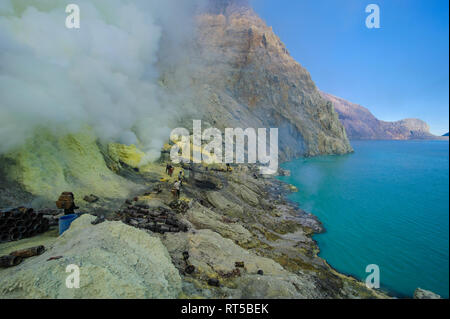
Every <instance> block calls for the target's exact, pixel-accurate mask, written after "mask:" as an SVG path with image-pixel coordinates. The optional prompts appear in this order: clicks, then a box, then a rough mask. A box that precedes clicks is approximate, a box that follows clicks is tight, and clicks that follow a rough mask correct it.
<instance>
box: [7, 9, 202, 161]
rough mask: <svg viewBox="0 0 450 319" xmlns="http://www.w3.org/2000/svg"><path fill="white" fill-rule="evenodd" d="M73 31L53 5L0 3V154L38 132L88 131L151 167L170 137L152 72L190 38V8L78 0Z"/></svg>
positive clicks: (166, 108)
mask: <svg viewBox="0 0 450 319" xmlns="http://www.w3.org/2000/svg"><path fill="white" fill-rule="evenodd" d="M74 3H76V4H78V5H79V7H80V10H81V28H80V29H67V28H66V27H65V19H66V13H65V5H66V4H67V3H65V2H63V1H59V0H35V1H31V0H2V1H0V138H1V142H0V154H1V153H5V152H9V151H12V150H13V149H14V148H16V147H18V146H20V145H21V144H22V143H23V142H24V141H25V140H26V139H27V138H30V137H31V136H33V134H34V133H33V132H34V131H35V130H36V129H38V128H40V127H44V128H47V129H50V130H52V131H54V132H55V134H62V133H70V132H76V131H77V130H80V129H82V128H83V126H84V125H86V124H87V125H89V126H91V127H92V128H93V129H94V130H95V132H96V134H97V136H98V137H99V138H101V139H102V140H105V141H118V142H122V143H125V144H135V143H138V141H139V143H140V144H141V147H143V149H144V150H145V151H146V152H147V153H148V158H149V159H150V160H153V159H156V158H157V157H158V156H159V151H160V148H161V146H162V144H163V142H164V141H165V140H167V139H168V137H169V127H170V126H171V123H170V118H171V111H173V110H175V109H176V105H173V104H174V103H177V102H176V101H177V99H171V98H170V97H169V96H168V95H167V94H166V91H165V88H163V87H162V85H161V84H160V83H159V73H160V71H161V70H160V67H161V66H163V65H168V64H171V63H175V62H174V61H175V60H176V59H177V53H178V52H180V51H181V48H182V46H183V44H184V43H185V42H186V41H188V39H189V37H190V36H191V33H192V28H190V22H191V17H192V14H193V12H194V11H195V9H196V7H197V5H198V1H195V0H183V1H180V0H164V1H161V0H108V1H100V0H94V1H92V0H77V1H74Z"/></svg>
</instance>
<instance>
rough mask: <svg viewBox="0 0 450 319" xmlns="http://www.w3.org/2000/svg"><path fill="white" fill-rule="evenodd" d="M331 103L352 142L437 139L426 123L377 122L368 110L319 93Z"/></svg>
mask: <svg viewBox="0 0 450 319" xmlns="http://www.w3.org/2000/svg"><path fill="white" fill-rule="evenodd" d="M321 94H322V96H323V97H324V98H325V99H327V100H328V101H330V102H332V103H333V106H334V108H335V110H336V112H337V113H338V114H339V118H340V120H341V122H342V124H343V125H344V126H345V129H346V131H347V135H348V137H349V138H350V139H352V140H410V139H438V138H439V137H437V136H434V135H433V134H431V133H430V127H429V125H428V124H427V123H425V122H424V121H422V120H419V119H405V120H401V121H397V122H384V121H380V120H378V119H377V118H376V117H375V116H374V115H373V114H372V113H371V112H370V111H369V110H368V109H366V108H365V107H363V106H361V105H357V104H354V103H351V102H348V101H346V100H344V99H341V98H338V97H336V96H333V95H331V94H327V93H324V92H321Z"/></svg>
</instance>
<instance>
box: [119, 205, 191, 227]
mask: <svg viewBox="0 0 450 319" xmlns="http://www.w3.org/2000/svg"><path fill="white" fill-rule="evenodd" d="M117 215H118V217H119V219H120V220H121V221H122V222H124V223H125V224H127V225H130V226H133V227H136V228H141V229H147V230H150V231H152V232H155V233H160V234H164V233H178V232H187V231H188V227H187V226H186V225H184V224H183V223H182V222H180V221H179V220H178V218H177V215H176V213H175V212H173V211H171V210H169V209H167V208H164V207H157V208H153V207H152V208H150V206H148V205H139V204H134V205H129V206H128V207H127V208H126V209H124V210H123V211H121V212H119V213H118V214H117Z"/></svg>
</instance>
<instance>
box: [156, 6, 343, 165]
mask: <svg viewBox="0 0 450 319" xmlns="http://www.w3.org/2000/svg"><path fill="white" fill-rule="evenodd" d="M214 2H215V6H213V9H211V10H209V11H207V13H204V14H200V15H198V17H197V26H198V28H197V37H196V41H195V43H194V44H193V50H192V51H193V52H191V53H189V56H191V57H190V58H189V61H187V63H189V64H190V65H191V67H190V71H191V72H190V81H191V83H192V88H193V90H194V95H195V99H194V100H195V105H196V106H197V108H198V110H201V112H199V113H198V114H197V115H201V116H202V118H203V119H204V121H207V122H208V123H209V124H210V125H211V126H215V127H218V128H220V129H223V128H226V127H240V128H244V129H245V128H248V127H251V128H278V129H279V135H280V136H279V143H280V153H281V154H280V160H288V159H292V158H294V157H298V156H302V155H319V154H330V153H347V152H351V151H352V148H351V146H350V144H349V142H348V140H347V137H346V133H345V130H344V128H343V126H342V124H341V123H340V122H339V119H338V116H337V114H336V112H335V111H334V110H333V108H332V106H331V103H329V102H328V101H326V100H324V99H323V98H322V97H321V96H320V94H319V91H318V89H317V87H316V86H315V84H314V82H313V81H312V79H311V76H310V74H309V73H308V71H307V70H305V69H304V68H302V67H301V66H300V64H299V63H297V62H296V61H295V60H294V59H293V58H292V57H291V56H290V54H289V52H288V50H287V48H286V47H285V45H284V44H283V43H282V42H281V41H280V39H279V38H278V37H277V36H276V35H275V34H274V32H273V30H272V28H271V27H268V26H267V25H266V24H265V23H264V21H263V20H261V19H260V18H259V17H258V16H257V15H256V14H255V13H254V12H253V10H252V9H250V8H249V7H248V6H246V5H242V2H241V1H214ZM244 2H245V1H244ZM171 76H173V75H172V74H170V73H166V74H165V79H164V81H163V82H164V83H169V84H168V86H169V87H170V83H171V82H173V81H171V80H170V77H171ZM193 116H195V114H194V115H193ZM186 125H189V123H188V122H187V123H186ZM191 126H192V123H190V126H187V127H191Z"/></svg>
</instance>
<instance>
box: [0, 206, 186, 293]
mask: <svg viewBox="0 0 450 319" xmlns="http://www.w3.org/2000/svg"><path fill="white" fill-rule="evenodd" d="M93 220H95V217H94V216H90V215H84V216H82V217H80V218H79V219H78V220H76V221H75V222H74V223H73V224H72V226H71V227H70V229H69V230H68V231H67V232H65V233H64V235H63V236H62V237H60V238H58V239H57V240H56V242H55V244H54V245H53V247H48V248H49V249H48V250H47V251H46V252H45V253H44V254H42V255H40V256H38V257H34V258H32V259H28V260H26V261H25V262H23V263H22V264H21V265H19V266H17V267H15V268H13V269H12V268H10V269H6V270H3V271H2V272H1V275H0V298H69V299H74V298H75V299H96V298H123V299H125V298H126V299H128V298H131V299H133V298H140V299H141V298H177V297H178V295H179V293H180V292H181V277H180V275H179V273H178V270H177V269H176V268H175V266H174V265H173V264H172V262H171V258H170V256H169V254H168V252H167V249H166V248H165V247H164V245H163V244H162V243H161V240H160V239H159V238H156V237H152V236H150V235H148V234H147V233H145V232H143V231H141V230H138V229H135V228H133V227H129V226H126V225H125V224H123V223H121V222H104V223H102V224H100V225H97V226H93V225H91V222H92V221H93ZM56 256H62V258H61V259H58V260H52V261H47V260H48V259H49V258H50V257H56ZM71 264H74V265H77V266H79V267H80V289H68V288H67V287H66V278H67V276H68V275H69V274H68V273H66V267H67V266H68V265H71Z"/></svg>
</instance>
